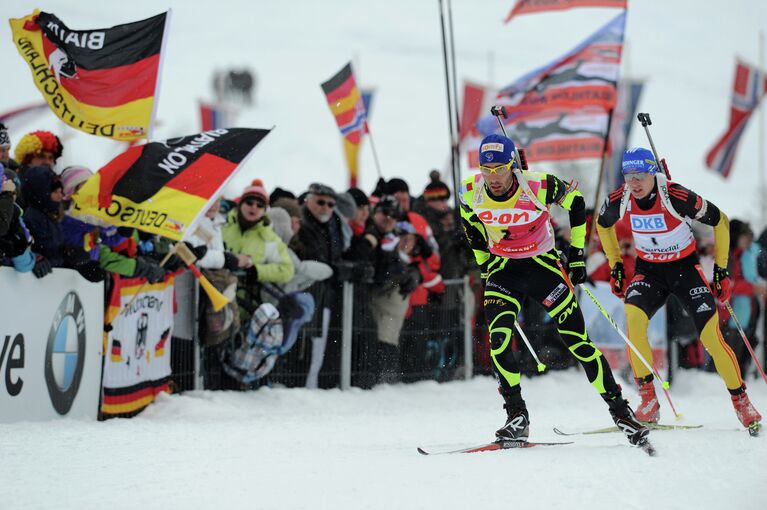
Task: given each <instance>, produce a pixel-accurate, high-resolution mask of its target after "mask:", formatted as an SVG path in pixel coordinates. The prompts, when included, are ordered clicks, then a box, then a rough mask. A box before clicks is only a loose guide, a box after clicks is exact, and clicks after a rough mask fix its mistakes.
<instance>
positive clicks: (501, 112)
mask: <svg viewBox="0 0 767 510" xmlns="http://www.w3.org/2000/svg"><path fill="white" fill-rule="evenodd" d="M490 113H492V114H493V115H494V116H495V118H496V119H498V124H499V125H500V126H501V131H503V136H505V137H506V138H509V135H507V134H506V128H505V127H504V126H503V122H502V121H501V117H503V118H504V119H507V118H508V115H507V113H506V107H505V106H497V105H495V106H491V107H490ZM514 156H515V157H516V158H517V167H518V168H519V169H520V170H522V169H523V166H522V158H521V157H520V155H519V149H517V146H516V144H515V145H514ZM525 166H527V165H525Z"/></svg>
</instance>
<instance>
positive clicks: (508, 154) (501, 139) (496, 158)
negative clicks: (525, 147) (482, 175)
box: [479, 134, 517, 168]
mask: <svg viewBox="0 0 767 510" xmlns="http://www.w3.org/2000/svg"><path fill="white" fill-rule="evenodd" d="M509 161H514V142H512V141H511V139H509V138H507V137H505V136H503V135H496V134H492V135H487V136H486V137H485V138H483V139H482V143H480V144H479V164H480V165H486V164H487V163H503V164H505V163H508V162H509ZM512 167H514V168H516V167H517V162H516V161H514V164H513V165H512Z"/></svg>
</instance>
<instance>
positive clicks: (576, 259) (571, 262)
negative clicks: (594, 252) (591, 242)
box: [567, 246, 586, 285]
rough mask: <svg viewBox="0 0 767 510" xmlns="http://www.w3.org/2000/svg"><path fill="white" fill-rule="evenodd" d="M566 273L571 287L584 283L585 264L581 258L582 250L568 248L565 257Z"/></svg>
mask: <svg viewBox="0 0 767 510" xmlns="http://www.w3.org/2000/svg"><path fill="white" fill-rule="evenodd" d="M567 272H568V275H569V276H570V281H571V282H572V284H573V285H578V284H579V283H583V282H585V281H586V262H585V260H584V258H583V248H575V247H572V246H571V247H570V253H569V255H568V257H567Z"/></svg>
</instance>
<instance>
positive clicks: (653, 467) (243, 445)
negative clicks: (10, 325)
mask: <svg viewBox="0 0 767 510" xmlns="http://www.w3.org/2000/svg"><path fill="white" fill-rule="evenodd" d="M522 388H523V395H524V396H525V398H526V399H527V402H528V407H529V409H530V417H531V439H532V440H538V441H558V440H559V441H561V440H562V439H563V438H562V437H560V436H557V435H555V434H554V433H553V432H552V427H558V428H562V429H565V428H567V429H570V430H581V429H584V428H593V427H603V426H608V425H610V424H611V421H610V418H609V415H608V413H607V408H606V406H605V405H604V404H603V403H602V401H601V399H599V398H598V397H597V395H596V394H595V393H594V391H593V389H592V388H591V386H590V385H589V384H588V382H587V381H586V378H585V377H584V376H583V374H582V373H580V372H576V371H575V370H571V371H568V372H566V373H561V372H560V373H555V374H551V375H549V376H546V377H538V378H535V379H532V380H531V379H523V380H522ZM750 393H751V398H752V400H753V401H754V404H755V405H756V406H757V407H758V408H759V409H760V410H761V411H762V412H764V411H765V410H767V386H766V385H765V384H764V383H763V382H761V381H756V380H754V381H752V382H751V392H750ZM626 395H627V396H628V397H629V398H630V399H631V400H632V401H634V402H635V401H636V398H637V397H636V393H635V392H633V391H632V390H628V391H627V392H626ZM672 395H673V398H674V405H675V406H676V408H677V409H678V410H679V412H681V413H683V415H684V418H685V419H684V420H683V422H682V423H688V424H702V425H704V427H703V428H702V429H699V430H689V431H664V432H661V431H656V432H653V433H652V434H651V439H652V441H653V442H654V444H655V446H656V447H657V449H658V451H659V454H658V456H657V457H654V458H650V457H648V456H646V455H645V454H644V453H643V452H641V451H639V450H636V449H633V448H631V447H629V446H628V443H627V442H626V440H625V438H623V436H621V435H619V434H601V435H593V436H575V437H574V438H573V441H574V444H571V445H566V446H560V447H551V448H550V449H544V448H536V449H531V450H507V451H501V452H489V453H475V454H468V455H442V456H433V457H423V456H421V455H419V454H418V453H417V452H416V447H417V446H423V447H424V448H428V449H431V450H435V451H436V450H440V449H453V448H458V447H462V446H471V445H474V444H477V443H481V442H483V441H484V440H487V439H488V438H491V437H492V434H493V431H494V430H495V429H496V428H497V427H498V426H499V425H500V423H501V422H502V421H503V417H504V413H503V410H502V409H501V399H500V397H499V396H498V394H497V393H496V391H495V383H494V381H493V380H492V379H490V378H487V377H480V378H476V379H474V380H472V381H471V382H454V383H447V384H442V385H438V384H436V383H419V384H415V385H410V386H403V385H397V386H389V387H379V388H376V389H375V390H372V391H362V390H352V391H348V392H341V391H338V390H328V391H309V390H302V389H298V390H279V389H278V390H269V389H265V390H260V391H257V392H252V393H232V392H217V393H213V392H197V393H190V394H186V395H183V396H179V397H165V398H163V399H161V401H160V402H158V403H157V404H155V405H153V406H151V407H150V408H149V409H148V410H147V411H146V412H145V413H144V414H142V415H141V416H139V417H137V418H134V419H131V420H112V421H109V422H106V423H93V422H90V423H89V422H77V421H73V420H65V421H60V422H56V423H55V424H54V423H26V424H23V423H22V424H13V425H2V426H0V451H2V452H3V469H2V470H0V487H2V488H3V498H2V502H0V508H13V509H15V510H26V509H43V508H54V507H55V508H56V509H58V510H69V509H73V510H74V509H78V510H79V509H86V508H87V509H89V508H100V507H104V505H106V506H108V507H109V508H110V509H115V510H122V509H125V510H136V509H142V510H143V509H160V508H183V509H185V510H197V509H200V510H204V509H210V508H221V509H229V508H258V509H283V510H284V509H305V508H315V509H333V510H340V509H382V510H383V509H385V510H389V509H411V508H413V509H416V508H423V509H432V508H435V509H468V508H520V509H534V508H535V509H545V508H561V509H567V510H578V509H584V510H611V509H615V508H622V509H648V508H652V509H657V510H660V509H667V508H685V509H696V510H704V509H706V510H707V509H711V510H718V509H723V508H754V509H755V508H762V507H763V506H764V501H765V500H767V485H765V483H764V481H765V475H764V473H765V470H764V465H763V464H764V459H765V458H766V457H767V439H766V438H764V437H762V438H756V439H754V438H751V437H749V436H748V434H747V433H746V432H745V431H744V430H743V429H740V430H739V429H738V422H737V419H736V418H735V413H734V412H733V411H732V408H731V406H730V402H729V398H728V394H727V392H726V391H725V389H724V388H723V386H722V383H721V381H720V380H719V378H718V377H716V376H715V375H713V374H703V373H698V372H694V373H682V374H681V375H679V376H678V378H677V380H676V382H675V385H674V387H673V390H672ZM661 407H662V410H661V412H662V413H665V418H664V421H666V422H671V423H672V422H673V418H672V417H671V416H670V411H669V409H668V406H667V404H666V403H665V401H663V402H661Z"/></svg>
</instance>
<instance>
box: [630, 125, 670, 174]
mask: <svg viewBox="0 0 767 510" xmlns="http://www.w3.org/2000/svg"><path fill="white" fill-rule="evenodd" d="M637 120H638V121H639V123H640V124H642V127H643V128H644V132H645V134H646V135H647V140H648V141H649V142H650V148H651V149H652V155H653V156H655V164H656V165H658V168H659V169H661V170H663V172H664V173H665V174H666V178H667V179H671V173H670V172H669V171H668V166H666V162H665V160H664V161H661V159H660V156H658V151H657V149H655V143H654V142H653V141H652V135H650V129H649V128H648V127H647V126H652V120H650V114H649V113H637Z"/></svg>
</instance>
